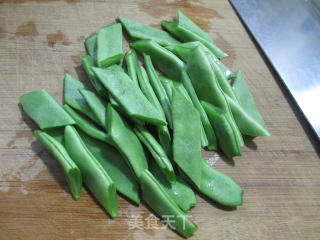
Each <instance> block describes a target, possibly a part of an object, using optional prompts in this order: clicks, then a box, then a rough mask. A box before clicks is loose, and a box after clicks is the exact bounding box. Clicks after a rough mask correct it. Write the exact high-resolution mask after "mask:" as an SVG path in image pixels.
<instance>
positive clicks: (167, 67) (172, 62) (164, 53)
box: [130, 40, 184, 80]
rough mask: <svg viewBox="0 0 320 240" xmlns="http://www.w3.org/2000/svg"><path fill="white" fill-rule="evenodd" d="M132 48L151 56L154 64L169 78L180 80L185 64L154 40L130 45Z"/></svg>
mask: <svg viewBox="0 0 320 240" xmlns="http://www.w3.org/2000/svg"><path fill="white" fill-rule="evenodd" d="M130 46H131V47H133V48H134V49H136V50H137V51H139V52H140V53H145V54H148V55H150V57H151V59H152V62H153V64H154V65H155V66H156V67H158V68H159V70H160V71H161V72H163V73H164V74H165V75H167V76H168V77H170V78H173V79H175V80H179V79H180V73H181V71H182V69H183V68H184V63H183V62H182V61H181V60H180V59H179V58H178V57H177V56H176V55H174V54H173V53H172V52H170V51H169V50H167V49H166V48H164V47H162V46H160V45H159V44H157V43H156V42H155V41H152V40H140V41H135V42H132V43H130Z"/></svg>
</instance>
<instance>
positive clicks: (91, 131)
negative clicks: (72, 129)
mask: <svg viewBox="0 0 320 240" xmlns="http://www.w3.org/2000/svg"><path fill="white" fill-rule="evenodd" d="M62 107H63V109H64V110H65V111H66V112H67V113H68V114H69V115H70V116H71V117H72V118H73V120H74V121H75V122H76V125H77V127H78V128H79V129H81V130H82V131H83V132H85V133H86V134H88V135H89V136H90V137H92V138H95V139H98V140H100V141H103V142H106V143H108V144H111V145H112V144H113V143H112V140H111V138H110V137H109V135H108V134H107V133H105V132H103V131H101V130H100V129H98V128H97V127H96V126H94V125H93V124H92V123H91V122H89V121H87V120H86V119H84V118H83V117H81V116H80V115H79V114H78V113H76V112H75V111H74V110H73V109H72V108H71V107H69V106H68V105H66V104H65V105H63V106H62Z"/></svg>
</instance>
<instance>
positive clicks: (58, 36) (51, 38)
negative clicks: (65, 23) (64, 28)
mask: <svg viewBox="0 0 320 240" xmlns="http://www.w3.org/2000/svg"><path fill="white" fill-rule="evenodd" d="M47 42H48V46H49V47H54V45H55V44H56V43H57V42H60V43H62V44H63V45H65V46H68V45H70V44H71V42H70V41H69V40H68V38H67V37H66V36H65V35H64V34H63V33H62V32H61V30H58V31H57V32H56V33H51V34H48V35H47Z"/></svg>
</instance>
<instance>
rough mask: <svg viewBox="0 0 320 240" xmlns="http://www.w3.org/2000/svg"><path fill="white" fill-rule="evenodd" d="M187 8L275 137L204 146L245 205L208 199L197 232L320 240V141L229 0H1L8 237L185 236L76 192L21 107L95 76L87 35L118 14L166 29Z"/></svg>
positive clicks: (1, 161)
mask: <svg viewBox="0 0 320 240" xmlns="http://www.w3.org/2000/svg"><path fill="white" fill-rule="evenodd" d="M178 9H180V10H181V11H182V12H183V13H185V14H186V15H187V16H189V17H190V18H191V19H193V20H194V21H195V22H196V23H197V24H198V25H199V26H200V27H202V28H203V29H204V30H205V31H207V32H209V34H210V35H211V36H212V37H213V38H214V40H215V42H216V44H217V45H218V46H219V47H221V48H222V49H223V50H225V51H226V52H227V53H228V54H229V57H227V58H225V59H224V60H223V61H224V63H225V64H226V65H227V66H229V67H230V68H231V69H232V70H234V71H236V70H237V68H240V69H241V70H242V72H243V74H244V76H245V79H246V81H247V83H248V86H249V88H250V90H251V92H252V94H253V96H254V98H255V101H256V104H257V106H258V108H259V110H260V112H261V114H262V116H263V118H264V119H265V125H266V128H267V129H268V130H269V132H270V133H271V136H270V137H258V138H255V139H246V141H245V146H244V147H243V148H242V151H243V156H242V157H236V158H234V159H233V161H232V160H227V159H225V157H223V155H222V154H220V153H218V152H207V151H203V156H204V158H205V159H206V160H208V161H209V163H210V164H211V165H214V167H215V168H217V169H218V170H221V171H222V172H224V173H226V174H228V175H229V176H231V177H232V178H233V179H235V180H236V181H237V182H238V183H239V185H241V186H242V187H243V189H244V203H243V205H242V206H240V207H238V208H237V209H229V208H225V207H222V206H220V205H218V204H215V203H213V202H212V201H210V200H208V199H206V198H205V197H203V196H200V195H197V206H196V207H195V208H193V209H192V210H191V211H190V212H189V213H188V214H189V215H191V216H192V218H193V220H194V221H195V222H196V224H197V225H198V227H199V230H198V232H197V233H196V234H195V235H194V236H193V237H191V238H190V239H319V236H320V208H319V206H320V159H319V142H318V141H317V139H316V138H315V137H314V134H313V133H312V131H311V130H310V127H309V126H308V124H307V123H306V121H305V120H304V117H303V116H301V114H300V112H299V110H298V109H297V107H296V105H295V104H294V103H293V101H292V100H291V98H290V97H289V94H288V93H287V91H286V89H285V88H284V86H283V84H282V83H281V81H280V80H279V79H278V77H277V76H276V74H274V72H273V70H272V69H271V68H270V67H269V64H268V63H267V62H266V61H265V58H264V57H263V56H262V55H261V52H260V51H259V49H258V48H257V47H256V44H255V43H254V41H253V40H252V38H251V37H250V35H249V34H248V32H247V31H246V29H245V28H244V27H243V25H242V23H241V21H240V20H239V18H238V16H237V15H236V13H235V11H234V9H233V8H232V7H231V5H230V3H229V2H228V1H219V0H213V1H209V0H201V1H200V0H198V1H191V0H186V1H184V0H170V1H157V0H149V1H129V0H126V1H116V0H113V1H106V2H105V1H93V2H91V1H82V0H81V1H78V0H66V1H52V0H51V1H49V0H45V1H40V0H36V1H28V0H12V1H10V0H8V1H6V0H0V136H1V137H0V239H3V240H6V239H15V240H18V239H24V240H25V239H33V240H36V239H55V240H58V239H78V240H80V239H82V240H84V239H150V238H154V239H181V237H180V236H178V235H177V234H176V233H175V232H173V231H171V230H169V229H167V228H163V224H160V223H159V224H158V225H157V227H155V226H153V225H151V224H150V221H149V220H148V219H150V214H151V212H150V210H149V209H148V208H147V207H146V206H145V204H142V205H141V206H140V207H137V206H135V205H133V204H132V203H130V202H128V201H127V200H126V199H125V198H123V197H122V196H119V197H118V199H119V217H118V218H116V219H115V220H111V219H110V217H109V216H108V215H107V214H106V213H105V212H104V211H103V209H102V208H101V207H100V206H99V205H98V204H97V203H96V202H95V200H94V199H93V198H92V196H91V195H90V194H89V193H88V192H87V191H86V190H84V191H83V194H82V196H81V198H80V199H79V200H78V201H75V200H73V199H72V197H71V195H70V192H69V190H68V186H67V183H66V180H65V178H64V176H63V173H62V171H61V169H60V167H59V165H58V163H57V161H56V160H55V159H54V158H53V157H52V156H51V155H50V154H49V153H48V152H47V151H46V150H45V149H44V148H43V147H42V145H41V144H40V143H39V141H37V140H36V139H35V137H34V136H33V133H32V130H35V129H36V128H37V127H36V125H35V123H34V122H32V121H31V120H30V119H29V117H28V116H27V115H26V114H25V113H23V111H22V109H21V106H19V104H18V98H19V97H20V96H21V95H22V94H24V93H27V92H29V91H32V90H36V89H41V88H45V89H47V90H48V91H49V92H50V93H51V94H52V95H53V96H54V97H55V98H56V99H57V100H58V101H59V102H60V103H62V93H63V75H64V72H69V73H70V74H72V75H73V76H76V77H78V78H79V79H80V80H82V81H85V82H87V79H86V76H85V74H84V71H83V69H82V67H81V66H80V61H79V60H78V55H84V54H85V48H84V45H83V42H84V39H85V37H86V36H89V35H90V34H91V33H93V32H95V31H97V30H98V29H99V28H100V27H102V26H104V25H108V24H111V23H114V22H115V18H116V17H117V16H124V17H127V18H130V19H134V20H137V21H139V22H143V23H146V24H150V25H152V26H156V27H159V26H160V21H161V20H162V19H168V20H171V19H173V18H175V17H176V11H177V10H178ZM125 44H126V45H125V46H126V47H127V43H125ZM284 57H285V56H284ZM136 219H139V221H140V224H138V225H134V224H135V223H136V222H135V221H136ZM141 223H142V224H141Z"/></svg>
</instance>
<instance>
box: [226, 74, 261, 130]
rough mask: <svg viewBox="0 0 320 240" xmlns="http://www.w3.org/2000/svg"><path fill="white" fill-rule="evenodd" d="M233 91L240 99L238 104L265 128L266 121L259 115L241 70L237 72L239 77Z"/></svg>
mask: <svg viewBox="0 0 320 240" xmlns="http://www.w3.org/2000/svg"><path fill="white" fill-rule="evenodd" d="M232 88H233V91H234V93H235V95H236V97H237V99H238V102H239V103H240V105H241V106H242V107H243V109H244V110H245V111H246V112H247V113H248V114H249V115H250V116H251V117H252V118H253V119H255V120H256V121H257V122H258V123H260V125H261V126H264V120H263V118H262V116H261V115H260V113H259V110H258V108H257V106H256V104H255V102H254V99H253V97H252V94H251V92H250V90H249V88H248V85H247V83H246V81H245V80H244V78H243V76H242V73H241V71H240V69H239V70H238V72H237V77H236V79H235V80H234V82H233V85H232Z"/></svg>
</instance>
